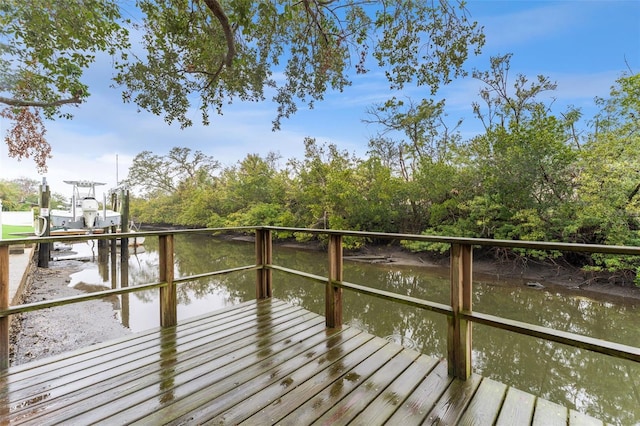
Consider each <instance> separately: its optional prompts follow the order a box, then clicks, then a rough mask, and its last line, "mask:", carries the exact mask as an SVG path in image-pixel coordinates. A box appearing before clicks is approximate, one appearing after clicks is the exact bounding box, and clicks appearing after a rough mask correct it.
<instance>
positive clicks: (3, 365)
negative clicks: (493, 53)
mask: <svg viewBox="0 0 640 426" xmlns="http://www.w3.org/2000/svg"><path fill="white" fill-rule="evenodd" d="M8 307H9V246H0V309H6V308H8ZM7 368H9V317H3V318H0V370H4V369H7Z"/></svg>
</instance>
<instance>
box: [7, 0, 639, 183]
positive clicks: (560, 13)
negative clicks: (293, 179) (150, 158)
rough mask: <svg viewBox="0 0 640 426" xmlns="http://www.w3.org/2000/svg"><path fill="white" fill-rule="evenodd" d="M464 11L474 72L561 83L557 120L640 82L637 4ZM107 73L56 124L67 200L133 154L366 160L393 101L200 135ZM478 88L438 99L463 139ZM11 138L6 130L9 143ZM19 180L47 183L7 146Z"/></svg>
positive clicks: (590, 0)
mask: <svg viewBox="0 0 640 426" xmlns="http://www.w3.org/2000/svg"><path fill="white" fill-rule="evenodd" d="M467 8H468V10H469V12H470V13H471V18H472V19H473V20H476V21H478V22H479V24H480V25H482V26H484V29H485V34H486V45H485V47H484V49H483V53H482V54H481V55H480V56H477V57H471V58H470V60H469V61H468V63H467V65H466V67H467V68H468V69H469V70H471V69H472V68H477V69H480V70H486V69H488V67H489V58H490V57H491V56H495V55H498V54H506V53H512V54H513V57H512V59H511V75H512V76H514V77H515V75H516V74H518V73H521V74H524V75H525V76H527V77H529V78H530V79H533V78H535V77H536V76H537V75H538V74H542V75H544V76H548V77H550V79H551V80H552V81H556V82H557V84H558V89H557V90H556V91H555V92H553V93H548V94H545V95H544V96H545V97H546V98H547V100H548V101H551V100H552V98H555V101H554V104H553V111H554V112H555V113H559V112H561V111H563V110H564V109H565V107H566V106H567V105H573V106H577V107H580V108H582V109H583V112H584V116H585V117H586V118H588V117H590V116H592V115H593V113H594V112H595V109H594V103H593V99H594V97H596V96H601V97H606V96H607V95H608V93H609V89H610V87H611V86H612V85H613V84H614V82H615V80H616V78H618V77H619V76H620V75H621V73H622V72H624V71H628V66H629V67H631V70H632V71H633V72H634V73H639V72H640V1H638V0H625V1H617V0H575V1H569V0H567V1H542V0H532V1H526V0H502V1H497V0H469V1H468V5H467ZM98 65H99V66H98V67H96V69H94V70H92V71H91V72H90V74H88V75H87V82H88V83H89V85H90V92H91V94H92V96H91V98H90V99H89V100H88V102H86V103H84V104H82V105H81V106H80V107H79V108H73V113H74V115H75V118H74V119H73V120H72V121H67V120H57V121H55V122H48V123H47V129H48V131H47V137H48V140H49V142H50V143H51V145H52V147H53V152H52V154H53V158H52V159H51V160H50V161H49V171H48V172H47V174H46V175H45V176H46V177H47V180H48V182H49V184H50V185H51V190H52V191H53V192H58V193H62V194H65V195H67V194H68V193H70V189H71V187H69V186H68V185H65V184H63V183H62V181H63V180H76V179H90V180H94V181H101V182H106V183H107V185H108V186H107V187H112V186H115V183H116V174H117V175H118V177H119V178H120V179H123V178H125V177H126V175H127V171H128V167H129V165H130V164H131V160H132V159H133V157H135V155H136V154H138V153H140V152H141V151H144V150H149V151H152V152H154V153H156V154H159V155H162V154H166V153H167V152H168V151H169V150H170V149H171V148H172V147H174V146H181V147H182V146H186V147H189V148H191V149H192V150H199V151H202V152H204V153H205V154H207V155H211V156H213V157H214V158H215V159H217V160H218V161H220V162H221V163H222V164H223V165H225V166H230V165H233V164H235V163H236V162H237V161H239V160H241V159H242V158H244V157H245V156H246V155H247V154H249V153H258V154H262V155H264V154H267V153H268V152H269V151H275V152H278V153H279V154H280V155H281V156H282V160H281V161H282V163H283V164H284V163H285V162H286V160H287V159H289V158H301V157H302V155H303V152H304V144H303V140H304V138H305V137H307V136H308V137H314V138H316V139H317V140H318V141H319V142H331V143H335V144H336V145H337V146H338V147H339V148H340V149H343V150H348V151H350V152H354V153H356V154H357V155H359V156H364V155H365V154H366V151H367V143H368V140H369V138H370V137H372V136H374V135H375V134H376V132H377V130H378V129H377V128H376V127H375V126H373V125H367V124H365V123H363V122H362V120H363V119H365V118H367V116H366V113H365V111H366V109H367V108H368V107H371V106H372V105H373V104H375V103H380V102H382V101H384V100H385V99H387V98H388V97H389V96H390V95H392V93H391V92H390V91H389V89H388V85H387V84H386V82H385V81H384V79H383V78H381V71H380V70H375V69H372V70H371V71H370V73H369V74H368V75H365V76H355V75H354V82H353V86H351V87H348V88H347V89H346V90H345V91H344V92H343V93H328V94H327V96H326V98H325V100H324V101H323V102H319V103H317V104H316V106H315V108H314V109H313V110H307V109H306V108H304V107H301V108H300V109H299V111H298V113H297V114H296V116H294V117H293V118H291V119H289V120H285V121H284V122H283V123H282V130H280V131H278V132H272V131H271V122H272V120H273V118H274V117H275V114H276V109H275V106H274V105H273V104H271V103H270V102H264V103H260V104H257V103H251V104H240V103H237V104H233V105H231V107H229V108H226V109H225V110H224V115H223V116H212V120H211V125H210V126H208V127H204V126H201V125H199V124H197V123H198V118H199V116H198V112H197V111H194V114H193V116H192V118H193V119H194V120H193V121H194V123H196V125H194V126H193V127H192V128H188V129H186V130H180V128H179V126H178V125H176V124H173V125H171V126H169V125H167V124H166V123H165V122H164V120H163V119H162V117H157V116H154V115H152V114H151V113H148V112H144V111H143V112H137V108H136V107H135V106H134V105H131V104H123V103H122V101H121V98H120V92H119V91H118V90H116V89H111V88H110V87H109V84H110V81H109V79H108V77H109V76H110V75H111V70H110V69H109V66H108V63H105V64H98ZM480 87H481V83H480V82H478V81H476V80H473V79H472V78H471V77H468V78H465V79H462V80H458V81H455V82H454V83H453V84H451V85H450V86H449V87H447V88H445V89H443V90H442V91H441V93H439V94H438V99H441V98H445V99H446V112H447V114H448V117H449V119H450V120H451V122H455V121H457V120H458V119H459V118H463V119H464V122H463V125H462V127H461V132H462V135H463V138H469V137H472V136H473V135H474V134H477V133H478V132H481V130H482V127H481V124H480V122H479V121H478V120H477V119H475V118H473V117H472V114H471V103H472V102H473V101H477V100H479V98H478V91H479V89H480ZM394 95H396V96H398V97H405V96H408V97H411V98H412V99H414V100H419V99H421V98H422V97H428V96H429V93H428V91H427V90H426V89H415V88H414V89H407V90H405V91H403V92H402V93H394ZM543 99H544V98H543ZM6 128H7V123H6V122H2V121H0V132H1V133H2V135H3V138H4V132H5V131H6ZM116 156H117V158H118V161H117V165H118V167H116ZM17 177H28V178H32V179H37V180H39V181H40V180H41V179H42V176H41V175H39V174H38V173H37V170H36V167H35V165H34V164H33V162H32V161H31V160H29V159H27V160H23V161H21V162H18V161H16V160H14V159H11V158H9V157H8V155H7V149H6V146H5V145H4V144H0V178H1V179H13V178H17Z"/></svg>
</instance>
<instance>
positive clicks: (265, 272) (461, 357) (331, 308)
mask: <svg viewBox="0 0 640 426" xmlns="http://www.w3.org/2000/svg"><path fill="white" fill-rule="evenodd" d="M231 231H235V232H244V233H246V232H255V248H256V263H255V264H253V265H246V266H240V267H236V268H231V269H224V270H216V271H211V272H207V273H204V274H198V275H191V276H187V277H180V278H176V277H175V276H174V268H173V265H174V261H173V254H174V253H173V240H174V236H175V235H180V234H190V233H198V234H202V233H209V234H213V233H219V232H231ZM273 232H287V233H305V234H316V235H318V234H320V235H324V236H325V237H328V266H329V268H328V271H329V273H328V275H329V276H328V277H323V276H319V275H314V274H309V273H306V272H302V271H298V270H293V269H289V268H285V267H282V266H278V265H274V264H273V241H272V234H273ZM345 236H349V237H359V238H370V239H376V240H382V239H393V240H413V241H426V242H438V243H447V244H450V245H451V249H450V250H451V253H450V254H451V255H450V259H451V260H450V286H451V292H450V293H451V300H450V303H449V304H448V305H446V304H441V303H436V302H432V301H429V300H423V299H418V298H415V297H410V296H406V295H402V294H397V293H392V292H388V291H383V290H378V289H375V288H371V287H368V286H366V285H362V284H356V283H350V282H346V281H344V280H343V244H342V240H343V237H345ZM133 237H145V238H149V237H158V239H159V258H160V260H159V281H158V282H153V283H145V284H141V285H136V286H134V287H122V288H117V289H112V290H105V291H100V292H95V293H91V294H87V295H79V296H73V297H66V298H60V299H55V300H50V301H42V302H35V303H29V304H22V305H17V306H9V267H10V264H9V263H10V262H9V260H10V259H9V246H10V245H13V244H33V243H52V242H55V241H62V242H65V243H74V242H81V241H87V240H95V239H97V240H111V244H113V247H115V242H116V239H121V238H122V239H124V238H133ZM123 245H124V244H123ZM474 246H489V247H506V248H524V249H535V250H559V251H571V252H584V253H605V254H617V255H633V256H640V247H628V246H606V245H585V244H568V243H554V242H534V241H508V240H492V239H477V238H457V237H438V236H425V235H412V234H388V233H374V232H360V231H341V230H318V229H306V228H282V227H240V228H207V229H189V230H172V231H164V230H163V231H151V232H137V233H122V234H95V235H80V236H68V237H45V238H36V237H30V238H22V239H13V240H0V369H4V368H7V367H8V365H9V318H10V317H11V316H12V315H16V314H20V313H23V312H29V311H34V310H39V309H46V308H51V307H55V306H61V305H67V304H71V303H80V302H83V301H87V300H94V299H100V298H103V297H106V296H113V295H121V294H127V293H132V292H136V291H144V290H149V289H153V288H158V289H159V292H160V312H159V316H160V324H161V326H162V327H170V326H173V325H175V324H176V323H177V290H176V289H177V286H178V285H180V284H181V283H185V282H188V281H193V280H196V279H201V278H205V277H212V276H215V275H222V274H229V273H233V272H239V271H249V270H255V271H256V298H258V299H264V298H268V297H271V295H272V286H273V280H272V271H274V270H276V271H281V272H285V273H289V274H294V275H297V276H300V277H304V278H308V279H311V280H314V281H318V282H321V283H324V285H325V295H326V297H325V317H326V325H327V327H340V326H341V325H342V291H343V290H345V289H346V290H349V291H354V292H358V293H362V294H366V295H370V296H374V297H378V298H382V299H385V300H389V301H392V302H395V303H401V304H405V305H409V306H414V307H417V308H420V309H424V310H428V311H432V312H436V313H439V314H442V315H445V316H446V317H447V359H448V366H449V374H451V375H453V376H455V377H458V378H462V379H466V378H468V377H469V376H470V374H471V369H472V359H471V353H472V347H473V342H472V333H471V328H472V323H478V324H484V325H487V326H490V327H495V328H499V329H503V330H508V331H511V332H515V333H520V334H524V335H527V336H533V337H537V338H540V339H545V340H549V341H553V342H558V343H563V344H566V345H569V346H573V347H576V348H581V349H587V350H590V351H595V352H599V353H603V354H607V355H610V356H613V357H616V358H621V359H628V360H632V361H635V362H640V348H637V347H633V346H628V345H623V344H619V343H614V342H609V341H605V340H601V339H595V338H592V337H588V336H582V335H578V334H574V333H569V332H564V331H560V330H555V329H551V328H548V327H541V326H538V325H533V324H528V323H524V322H520V321H514V320H510V319H506V318H502V317H499V316H495V315H488V314H484V313H479V312H474V311H473V309H472V303H471V302H472V295H473V288H472V281H473V270H472V264H473V247H474ZM112 253H114V250H112Z"/></svg>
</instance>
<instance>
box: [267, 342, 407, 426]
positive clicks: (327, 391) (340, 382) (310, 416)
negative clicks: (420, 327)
mask: <svg viewBox="0 0 640 426" xmlns="http://www.w3.org/2000/svg"><path fill="white" fill-rule="evenodd" d="M376 341H377V343H378V344H379V345H380V349H378V350H377V351H375V352H374V353H373V354H372V355H370V356H369V357H367V358H365V359H360V360H355V361H356V365H353V364H351V365H348V364H341V363H339V364H338V365H337V367H338V370H339V371H341V372H342V374H341V375H340V377H338V379H337V380H334V381H333V382H328V383H325V388H324V389H322V390H321V391H320V392H318V393H316V394H315V395H313V396H312V397H311V398H310V399H309V400H308V401H307V402H305V403H304V404H303V405H301V406H300V407H298V408H297V409H295V410H294V411H292V412H291V413H290V414H289V415H288V416H286V417H285V418H283V419H282V420H280V421H279V422H278V424H281V425H292V426H298V425H300V424H311V423H313V421H315V420H316V419H318V418H319V417H320V416H321V415H322V414H324V413H325V412H326V411H327V410H329V409H330V408H331V407H332V406H333V405H335V404H336V403H337V402H338V401H340V400H341V399H342V398H344V397H345V396H346V395H347V394H349V392H351V391H352V390H353V389H355V388H356V387H357V386H360V385H361V384H362V383H363V382H364V381H365V380H367V378H369V376H371V375H372V374H373V373H375V372H376V370H378V369H379V368H381V367H382V366H383V365H384V364H385V363H386V362H387V360H388V359H389V358H391V357H393V356H395V354H397V353H398V352H400V350H401V349H402V347H401V346H398V345H392V344H389V342H388V341H386V340H384V339H382V338H379V337H376V338H375V339H374V342H376Z"/></svg>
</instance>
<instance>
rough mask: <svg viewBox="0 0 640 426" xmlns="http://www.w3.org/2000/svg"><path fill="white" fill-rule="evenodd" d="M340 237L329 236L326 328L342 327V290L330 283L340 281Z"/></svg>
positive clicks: (341, 262)
mask: <svg viewBox="0 0 640 426" xmlns="http://www.w3.org/2000/svg"><path fill="white" fill-rule="evenodd" d="M342 264H343V261H342V235H333V234H332V235H329V281H328V282H327V286H326V291H325V317H326V325H327V327H330V328H333V327H340V326H341V325H342V288H341V287H336V286H334V285H333V284H331V281H342Z"/></svg>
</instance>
